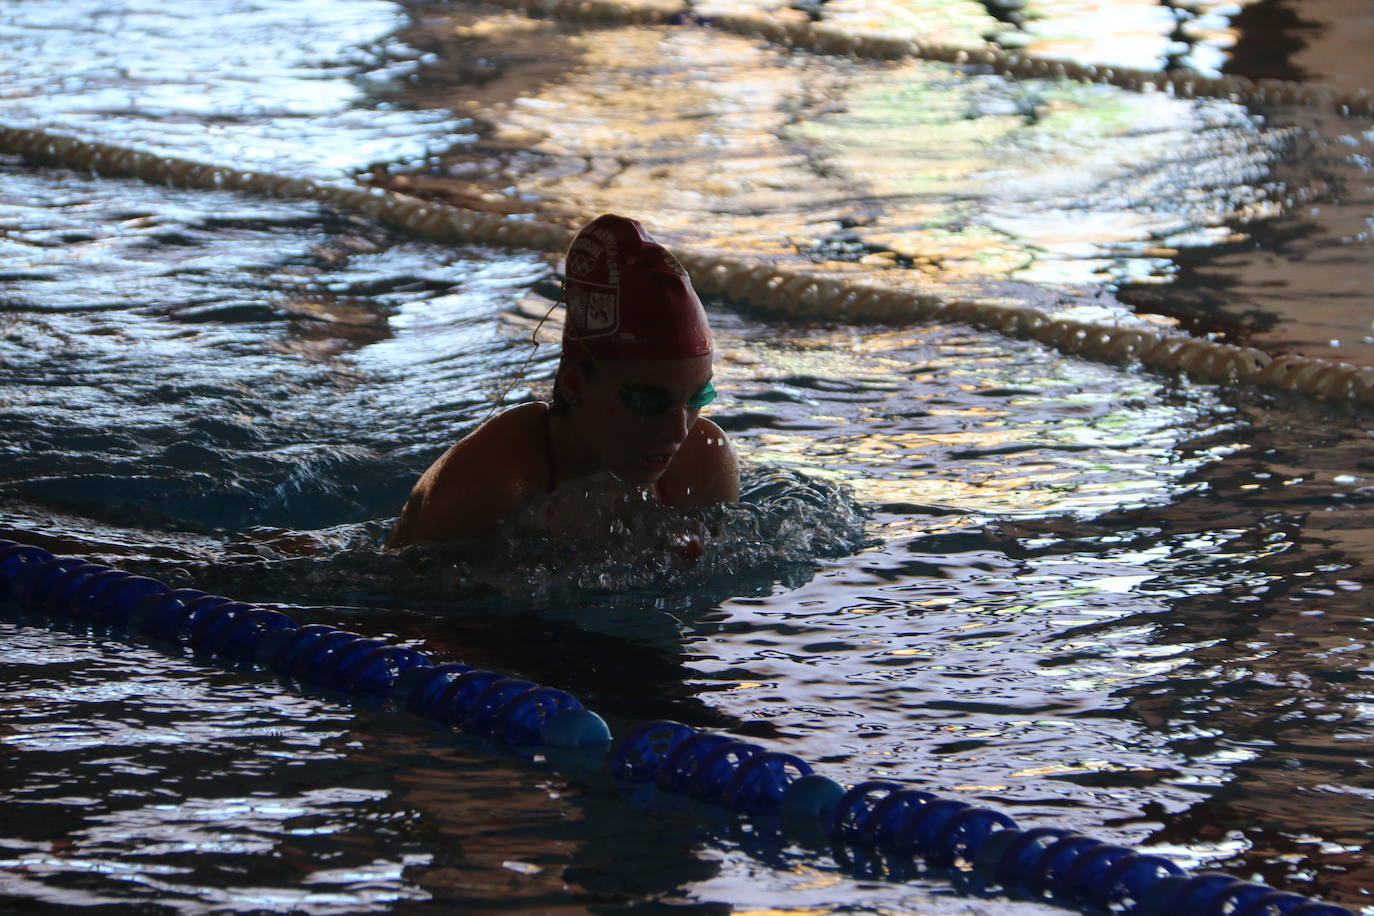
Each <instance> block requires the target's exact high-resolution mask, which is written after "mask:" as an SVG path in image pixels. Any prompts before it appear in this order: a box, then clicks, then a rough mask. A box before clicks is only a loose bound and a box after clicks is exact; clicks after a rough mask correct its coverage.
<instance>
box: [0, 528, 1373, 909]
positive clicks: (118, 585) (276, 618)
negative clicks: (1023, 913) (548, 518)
mask: <svg viewBox="0 0 1374 916" xmlns="http://www.w3.org/2000/svg"><path fill="white" fill-rule="evenodd" d="M7 600H8V601H13V602H15V603H16V604H18V605H19V606H21V607H24V608H27V609H29V610H31V611H34V612H39V613H44V614H48V615H51V616H54V617H65V618H69V619H75V620H85V621H91V622H94V623H101V624H107V625H112V626H123V627H127V628H129V629H130V630H133V631H135V632H139V633H142V634H143V635H145V636H147V637H149V638H150V639H154V640H162V641H167V642H174V643H177V644H179V645H184V646H186V647H188V648H190V649H191V650H192V651H195V652H199V653H202V654H205V655H210V656H214V657H217V658H220V659H222V660H225V661H229V662H247V663H252V664H256V665H260V666H262V667H263V668H266V669H268V670H270V671H274V672H277V673H279V674H283V675H288V676H291V677H295V678H297V679H299V680H301V681H304V682H307V683H315V684H318V685H320V686H324V687H331V688H335V689H340V690H346V691H348V692H351V693H354V694H358V695H362V696H382V697H388V698H390V699H391V700H392V701H393V702H394V703H396V705H398V706H400V707H402V708H405V709H408V710H411V711H413V712H417V713H420V714H421V715H425V716H428V717H429V718H431V719H435V720H437V721H439V722H441V723H443V724H446V725H450V726H452V727H454V728H456V729H459V730H462V731H465V732H468V733H470V734H474V735H479V736H482V737H486V738H490V739H493V740H495V741H499V742H502V743H504V744H508V745H512V746H523V747H529V746H537V745H546V746H553V747H563V748H572V749H577V750H580V751H582V752H585V753H592V754H597V753H599V754H602V755H604V754H606V753H607V752H608V750H609V751H610V759H609V770H610V774H611V775H612V776H613V777H615V778H617V779H620V780H623V781H627V782H632V783H652V784H654V785H655V786H657V787H658V788H659V789H660V790H662V791H665V792H672V793H678V794H682V795H687V796H689V797H692V798H695V799H698V800H700V801H703V802H708V803H711V804H716V805H722V806H724V807H728V808H732V809H734V810H736V811H739V812H741V813H743V814H747V815H754V816H782V817H784V818H787V819H789V820H792V821H797V820H801V821H810V822H813V823H815V822H819V823H823V824H825V825H826V833H827V836H828V837H829V839H831V840H832V841H834V842H836V843H839V844H843V845H845V846H849V847H856V848H874V849H880V850H883V851H886V852H889V853H895V854H897V855H900V856H902V857H905V858H909V859H911V860H920V861H923V862H925V863H926V864H928V865H931V866H935V867H939V868H950V869H959V870H967V871H972V872H974V873H975V874H976V875H977V876H978V877H979V878H981V879H982V880H983V881H984V883H985V886H987V887H988V888H989V889H999V888H1000V889H1001V890H1004V891H1006V892H1014V893H1023V894H1028V895H1029V896H1031V897H1033V898H1036V899H1041V900H1048V901H1053V902H1057V903H1060V904H1064V905H1068V906H1073V907H1079V908H1084V909H1089V910H1102V909H1109V910H1112V911H1115V912H1119V913H1125V914H1132V916H1137V914H1138V916H1355V914H1354V913H1352V912H1351V911H1350V910H1348V909H1345V908H1344V907H1340V906H1336V905H1334V904H1329V903H1323V902H1321V901H1318V900H1314V899H1312V898H1310V897H1304V896H1302V895H1300V894H1292V893H1286V892H1283V891H1278V890H1276V889H1274V888H1272V887H1269V886H1267V885H1263V884H1257V883H1254V882H1249V881H1242V880H1240V879H1238V878H1234V877H1232V876H1230V875H1224V874H1220V873H1215V872H1201V873H1189V872H1188V871H1186V870H1185V869H1183V868H1182V867H1180V866H1179V865H1178V864H1177V863H1175V862H1172V861H1170V860H1169V859H1167V858H1164V857H1163V856H1157V855H1150V854H1145V853H1140V852H1137V851H1136V850H1134V849H1131V848H1129V847H1126V846H1118V845H1114V844H1111V843H1107V842H1104V841H1102V840H1098V839H1095V838H1093V837H1089V836H1083V835H1081V834H1076V833H1073V832H1072V831H1069V830H1063V829H1058V828H1045V827H1037V828H1029V829H1026V828H1022V827H1020V826H1019V825H1018V824H1017V823H1016V821H1015V820H1014V819H1013V818H1012V817H1010V816H1009V815H1007V814H1004V813H1002V812H1001V811H996V810H994V809H992V808H984V807H978V806H975V805H972V804H970V803H968V802H965V801H960V800H958V799H950V798H940V797H938V796H936V795H934V794H932V793H930V792H923V791H920V790H916V789H912V788H910V787H909V786H906V785H903V784H901V783H896V782H888V781H882V780H874V781H868V782H861V783H859V784H858V785H855V786H852V787H850V788H845V787H844V786H842V785H840V784H839V783H838V782H836V781H835V780H833V779H830V778H829V777H827V776H823V775H820V774H818V773H816V772H814V771H813V770H812V768H811V765H810V764H808V763H807V762H806V761H804V760H802V759H801V758H799V757H795V756H793V755H792V754H785V753H780V752H777V751H769V750H767V749H765V748H763V747H760V746H759V745H757V744H752V743H750V742H747V741H741V740H738V739H736V738H733V737H731V736H729V735H723V734H718V733H713V732H703V731H698V730H697V729H695V728H692V727H690V726H688V725H684V724H682V723H680V722H672V721H668V720H660V721H653V722H644V723H641V724H639V725H637V726H635V727H634V728H632V729H631V730H630V731H629V732H627V733H626V734H625V736H624V737H623V738H622V739H621V740H620V741H619V742H618V743H616V744H615V747H614V749H613V750H611V745H612V740H611V732H610V729H609V728H608V727H607V725H606V722H605V720H603V719H602V718H601V717H600V716H598V715H597V714H596V713H594V712H592V711H591V710H588V709H586V708H585V707H584V706H583V705H582V703H581V702H580V701H579V700H578V699H577V698H576V697H574V696H572V695H571V694H569V693H566V692H564V691H562V690H558V689H556V688H552V687H544V686H540V685H538V684H535V683H533V682H531V681H526V680H521V679H519V678H512V677H507V676H506V675H504V674H501V673H500V672H496V671H487V670H483V669H479V668H474V667H473V666H471V665H466V664H463V663H461V662H446V663H436V662H435V661H434V660H433V659H431V658H430V657H429V656H427V655H425V654H424V653H422V652H419V651H417V650H415V649H411V648H408V647H405V646H396V645H392V644H390V643H388V642H386V641H385V640H381V639H373V638H369V637H366V636H362V635H360V634H358V633H353V632H350V631H347V630H340V629H338V628H336V627H332V626H328V625H325V624H309V625H306V626H301V625H300V624H298V623H296V621H294V620H292V619H291V618H290V617H289V616H288V615H286V614H283V613H281V612H280V611H274V610H270V609H268V608H262V607H257V606H255V605H251V604H245V603H243V602H240V601H234V600H233V599H230V598H225V597H221V596H219V595H209V594H206V593H205V592H202V591H198V590H196V589H189V588H178V589H174V588H171V587H170V586H168V585H166V584H164V583H162V582H159V581H157V580H156V579H150V578H147V577H144V576H137V575H134V574H132V573H128V572H124V571H122V570H117V569H112V568H110V567H108V566H102V565H100V564H98V563H90V562H87V561H86V560H84V559H82V558H81V557H70V556H54V555H53V554H51V553H49V552H48V551H46V550H43V549H41V548H39V547H32V546H28V545H24V544H18V543H15V542H14V541H4V540H0V602H3V601H7Z"/></svg>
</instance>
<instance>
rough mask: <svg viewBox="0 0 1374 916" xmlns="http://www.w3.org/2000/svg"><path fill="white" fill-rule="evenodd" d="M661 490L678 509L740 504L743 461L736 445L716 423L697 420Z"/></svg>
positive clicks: (662, 479) (660, 485) (671, 465)
mask: <svg viewBox="0 0 1374 916" xmlns="http://www.w3.org/2000/svg"><path fill="white" fill-rule="evenodd" d="M659 487H660V490H661V491H662V492H663V493H664V494H665V496H666V497H667V499H668V501H669V502H670V503H671V504H672V505H674V506H709V505H714V504H716V503H732V502H738V501H739V458H738V457H737V456H736V454H735V445H734V443H733V442H731V441H730V437H729V436H727V435H726V434H725V431H724V430H723V429H721V428H720V427H719V426H717V425H716V424H715V423H713V422H712V421H710V420H708V419H707V418H706V417H697V420H696V422H695V423H694V424H692V428H691V430H689V431H688V433H687V438H686V440H684V441H683V443H682V447H681V448H679V449H678V450H677V454H676V455H674V456H673V460H672V463H671V464H669V465H668V469H667V470H666V471H664V472H663V477H662V478H660V481H659Z"/></svg>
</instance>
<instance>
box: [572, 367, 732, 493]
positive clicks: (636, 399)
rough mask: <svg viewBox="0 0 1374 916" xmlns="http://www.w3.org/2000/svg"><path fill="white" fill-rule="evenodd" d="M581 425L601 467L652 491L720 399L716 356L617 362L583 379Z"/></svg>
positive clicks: (627, 481) (628, 481)
mask: <svg viewBox="0 0 1374 916" xmlns="http://www.w3.org/2000/svg"><path fill="white" fill-rule="evenodd" d="M582 391H583V407H584V409H583V410H582V411H580V413H581V421H582V422H583V423H584V424H585V430H586V432H587V434H588V436H589V439H590V440H591V443H592V446H593V448H594V449H595V450H596V452H597V455H598V457H599V458H600V459H601V462H602V466H603V467H604V468H605V469H606V470H608V471H610V472H611V473H612V474H614V475H615V476H616V477H619V478H620V479H621V480H623V481H625V482H626V483H631V484H635V485H637V486H641V487H647V486H649V485H651V484H652V483H654V481H656V480H658V478H660V477H662V476H663V472H664V471H665V470H667V469H668V464H669V462H671V461H672V459H673V456H674V455H675V454H677V450H678V449H679V448H681V447H682V443H683V442H685V441H686V439H687V433H688V431H689V430H691V428H692V425H693V424H694V423H696V421H697V417H698V416H699V415H700V413H701V408H702V407H704V406H706V404H707V403H708V402H709V401H710V400H711V399H712V398H713V397H714V396H715V389H714V388H712V387H711V355H710V354H709V353H708V354H706V355H704V356H694V357H690V358H687V359H636V360H617V361H612V362H605V363H602V364H601V368H600V370H599V371H597V372H596V373H594V374H593V375H592V376H591V377H586V376H584V377H583V379H582Z"/></svg>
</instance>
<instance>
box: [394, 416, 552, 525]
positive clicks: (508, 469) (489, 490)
mask: <svg viewBox="0 0 1374 916" xmlns="http://www.w3.org/2000/svg"><path fill="white" fill-rule="evenodd" d="M547 417H548V405H547V404H544V403H541V402H534V403H530V404H521V405H519V406H518V407H512V408H510V409H509V410H503V411H502V412H501V413H499V414H497V415H496V416H494V417H492V418H491V419H489V420H487V421H486V422H485V423H483V424H482V425H481V426H479V427H477V428H476V429H475V430H473V431H472V432H471V433H469V434H468V435H466V436H464V437H463V438H462V439H460V440H458V442H456V443H454V445H453V446H451V447H450V448H449V449H448V451H446V452H444V454H443V455H442V456H440V457H439V459H438V460H437V461H435V462H434V464H432V465H430V467H429V470H427V471H425V473H424V474H423V475H421V477H420V480H419V481H418V482H417V483H416V484H415V488H414V490H412V491H411V494H410V499H409V500H407V501H406V505H405V508H404V509H403V510H402V511H401V518H400V520H399V521H398V522H397V523H396V528H395V530H394V531H393V532H392V536H391V540H390V541H389V542H388V546H391V547H400V546H404V545H406V544H413V543H415V542H417V541H443V540H455V539H458V538H467V537H477V536H479V535H483V534H487V533H489V532H490V531H492V530H493V529H494V528H495V527H496V526H497V524H498V523H499V522H500V521H501V519H502V518H503V517H505V516H506V514H507V513H509V512H511V511H512V510H514V509H516V508H518V507H520V506H521V505H523V504H524V503H526V502H528V501H529V500H530V499H533V498H534V497H535V496H537V495H538V494H540V493H542V492H543V491H544V489H545V488H546V487H547V481H548V476H549V456H548V440H547V435H548V434H547V431H546V425H545V424H546V423H547V422H548V420H547Z"/></svg>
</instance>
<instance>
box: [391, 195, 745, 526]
mask: <svg viewBox="0 0 1374 916" xmlns="http://www.w3.org/2000/svg"><path fill="white" fill-rule="evenodd" d="M564 275H565V280H564V298H565V300H566V302H567V317H566V319H565V321H564V325H563V353H562V358H561V360H560V361H559V365H558V371H557V373H556V374H555V376H554V387H553V399H552V402H551V403H544V402H535V403H530V404H522V405H520V406H518V407H512V408H511V409H509V410H506V411H503V412H501V413H499V414H497V415H496V416H494V417H492V418H491V419H490V420H488V421H487V422H485V423H483V424H482V425H481V426H479V427H478V428H477V429H476V430H474V431H473V432H472V433H470V434H468V435H467V436H465V437H463V438H462V439H461V440H459V441H458V442H457V443H456V444H455V445H453V446H452V447H451V448H450V449H449V450H448V451H447V452H445V453H444V454H443V456H441V457H440V458H439V460H438V461H436V462H434V464H433V465H431V466H430V468H429V470H427V471H425V473H424V474H423V475H421V477H420V479H419V481H418V482H417V483H416V484H415V488H414V489H413V490H412V491H411V494H410V498H409V499H408V500H407V501H406V504H405V508H404V509H403V510H402V511H401V517H400V519H399V520H398V521H397V522H396V527H395V528H394V529H392V532H391V537H390V539H389V540H388V542H387V546H388V547H403V546H405V545H407V544H414V543H416V542H418V541H444V540H454V539H457V538H469V537H476V536H479V535H484V534H487V533H489V532H491V531H492V530H494V529H495V528H496V526H497V525H498V524H499V523H500V522H501V520H502V519H504V518H506V517H507V516H508V515H510V514H511V513H512V512H513V511H515V510H516V509H519V508H520V507H522V506H524V505H525V504H527V503H529V502H530V501H531V500H533V499H534V498H535V497H537V496H539V495H541V494H544V493H551V492H553V491H554V490H556V489H557V488H558V487H559V486H560V485H562V484H563V483H565V482H568V481H575V480H580V479H584V478H589V477H591V476H592V475H596V474H609V475H611V476H612V477H613V478H615V480H617V481H619V482H620V484H622V485H624V486H626V487H629V488H638V489H644V490H647V491H648V492H649V493H651V494H652V495H653V496H654V497H656V498H657V499H658V500H659V501H660V502H662V503H663V504H665V505H670V506H703V505H710V504H713V503H721V502H733V501H735V500H737V499H738V498H739V467H738V464H737V462H736V458H735V450H734V447H733V446H732V445H731V444H730V441H729V439H728V438H727V437H726V435H725V433H724V432H722V431H721V429H720V427H718V426H716V424H714V423H712V422H711V421H710V420H708V419H706V418H705V417H702V416H700V415H699V412H700V410H701V408H703V407H705V406H706V405H707V404H709V403H710V402H711V400H712V399H713V398H715V395H716V392H715V389H714V388H713V387H712V385H711V376H712V368H711V357H712V354H711V329H710V326H709V325H708V324H707V321H706V311H705V310H704V309H703V308H702V306H701V300H700V299H698V298H697V294H696V292H695V291H694V290H693V289H692V283H691V280H690V279H689V278H688V276H687V272H686V271H685V270H684V269H683V268H682V265H681V264H679V263H678V261H677V259H676V258H674V257H673V256H672V255H671V254H670V253H669V252H668V250H667V249H665V248H664V247H663V246H662V245H659V244H658V243H657V242H655V241H654V240H653V239H652V238H651V237H650V236H649V234H648V233H647V232H645V231H644V227H642V226H641V225H640V224H639V223H638V222H636V221H635V220H632V219H627V218H626V217H623V216H615V215H610V214H608V215H606V216H600V217H597V218H596V219H595V220H593V221H592V222H590V223H588V224H587V225H586V226H585V227H583V229H582V231H581V232H579V233H578V234H577V236H576V238H574V239H573V242H572V245H570V246H569V248H568V256H567V262H566V265H565V270H564Z"/></svg>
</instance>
